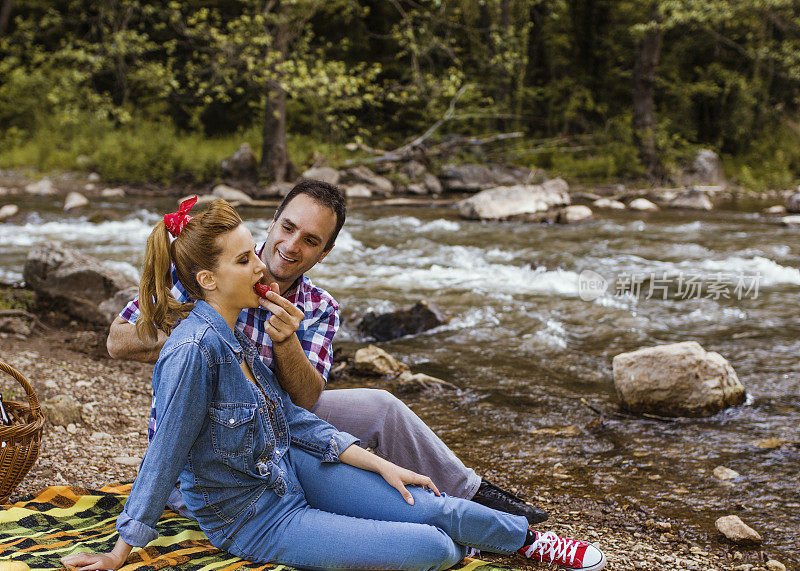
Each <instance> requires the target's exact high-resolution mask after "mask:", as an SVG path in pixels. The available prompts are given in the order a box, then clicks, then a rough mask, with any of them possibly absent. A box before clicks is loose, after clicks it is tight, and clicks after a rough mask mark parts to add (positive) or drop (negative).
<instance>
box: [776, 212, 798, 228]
mask: <svg viewBox="0 0 800 571" xmlns="http://www.w3.org/2000/svg"><path fill="white" fill-rule="evenodd" d="M781 224H783V225H784V226H800V214H793V215H792V216H784V217H783V218H781Z"/></svg>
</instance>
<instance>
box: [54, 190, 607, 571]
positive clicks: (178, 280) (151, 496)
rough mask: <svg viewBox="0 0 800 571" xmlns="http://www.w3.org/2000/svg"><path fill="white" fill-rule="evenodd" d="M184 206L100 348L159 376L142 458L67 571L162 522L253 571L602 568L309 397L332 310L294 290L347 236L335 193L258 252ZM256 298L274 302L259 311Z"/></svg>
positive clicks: (344, 397)
mask: <svg viewBox="0 0 800 571" xmlns="http://www.w3.org/2000/svg"><path fill="white" fill-rule="evenodd" d="M192 204H193V201H192V202H187V203H184V204H182V205H181V208H180V209H179V211H178V212H177V213H174V214H170V215H167V216H165V217H164V221H163V222H159V223H158V224H157V225H156V227H155V229H154V230H153V232H152V234H151V235H150V238H149V239H148V242H147V250H146V255H145V262H144V268H143V271H142V279H141V285H140V296H139V298H138V300H134V301H132V302H131V303H130V304H129V305H128V306H127V307H126V308H125V310H124V311H123V312H122V314H121V315H120V317H118V318H117V319H116V320H115V321H114V323H113V324H112V327H111V332H110V335H109V340H108V348H109V352H110V353H111V355H112V356H115V357H128V358H137V359H140V360H156V359H157V362H156V365H155V369H154V371H153V408H152V410H151V418H150V426H149V436H150V445H149V446H148V449H147V452H146V453H145V456H144V458H143V460H142V463H141V466H140V468H139V474H138V476H137V478H136V481H135V482H134V485H133V488H132V490H131V495H130V498H129V499H128V502H127V503H126V505H125V509H124V511H123V513H122V514H121V515H120V516H119V518H118V520H117V530H118V531H119V540H118V541H117V544H116V545H115V547H114V549H113V550H112V551H111V552H110V553H108V554H105V555H96V554H76V555H71V556H68V557H65V558H64V559H63V560H62V561H63V562H64V563H65V564H67V565H70V566H74V567H81V568H82V569H118V568H119V567H121V566H122V565H123V564H124V562H125V559H126V558H127V556H128V554H129V553H130V551H131V549H132V547H137V546H139V547H141V546H145V545H147V544H148V543H149V542H150V541H152V540H153V539H155V538H156V537H157V536H158V533H157V532H156V530H155V529H154V526H155V524H156V522H157V520H158V518H159V517H160V516H161V513H162V511H163V508H164V506H165V505H169V506H170V507H173V508H174V509H176V510H178V511H180V512H181V513H183V514H184V515H187V516H189V517H192V518H194V519H196V520H197V521H198V523H199V524H200V527H201V529H202V530H203V532H204V533H205V534H206V535H207V536H208V538H209V540H210V541H211V543H212V544H213V545H214V546H216V547H218V548H220V549H223V550H226V551H229V552H230V553H233V554H234V555H237V556H240V557H242V558H244V559H248V560H250V561H254V562H275V563H284V564H287V565H292V566H296V567H301V568H314V569H348V568H359V569H446V568H448V567H451V566H453V565H455V564H456V563H457V562H458V561H460V560H461V559H462V558H463V557H464V555H465V554H466V553H467V549H468V547H473V548H477V549H482V550H486V551H491V552H497V553H513V552H515V551H516V552H518V553H520V554H522V555H524V556H527V557H530V558H532V559H534V560H538V561H545V562H556V563H559V564H561V565H564V566H567V567H570V568H574V569H585V570H597V569H601V568H603V567H604V566H605V556H604V555H603V554H602V553H601V552H600V551H599V550H598V549H597V548H596V547H594V546H593V545H591V544H588V543H585V542H582V541H577V540H572V539H567V538H561V537H558V536H556V535H555V534H554V533H552V532H549V533H540V532H538V531H535V530H533V529H531V528H529V525H530V524H533V523H537V522H540V521H543V520H544V519H545V518H546V517H547V515H546V514H545V513H544V512H542V511H541V510H538V509H536V508H535V507H533V506H530V505H528V504H525V503H524V502H522V501H521V500H520V499H519V498H517V497H516V496H513V495H512V494H510V493H508V492H506V491H504V490H502V489H499V488H497V487H495V486H492V485H491V484H489V483H488V482H485V481H481V479H480V478H479V477H478V476H477V475H476V474H475V472H474V471H472V470H470V469H468V468H466V467H465V466H464V465H463V464H462V463H461V462H460V461H459V460H458V458H456V457H455V455H454V454H453V453H452V452H451V451H450V450H449V449H448V448H447V447H446V446H445V445H444V443H442V442H441V440H439V439H438V438H437V437H436V435H435V434H434V433H433V432H432V431H431V430H430V429H429V428H428V427H427V426H426V425H425V424H424V423H423V422H422V421H421V420H420V419H419V418H418V417H417V416H416V415H415V414H414V413H413V412H412V411H411V410H410V409H408V407H406V406H405V405H404V404H403V403H401V402H400V401H399V400H398V399H396V398H394V397H393V396H391V395H390V394H389V393H387V392H386V391H381V390H371V389H339V390H323V389H324V386H325V382H326V378H327V375H328V372H329V371H330V367H331V362H332V350H331V342H332V338H333V335H334V333H335V332H336V329H337V327H338V325H339V317H338V305H337V303H336V301H335V300H334V299H333V298H332V297H331V296H330V295H329V294H328V293H327V292H325V291H324V290H322V289H319V288H317V287H315V286H314V285H313V284H312V283H311V282H310V280H308V278H306V277H304V275H303V274H304V273H305V272H306V271H307V270H309V269H310V268H311V267H313V266H314V265H315V264H316V263H317V262H319V261H321V260H322V259H323V258H324V257H325V256H326V255H327V254H328V252H330V250H331V248H332V247H333V244H334V241H335V239H336V236H337V235H338V233H339V230H340V229H341V227H342V225H343V224H344V219H345V205H344V200H343V198H342V196H341V194H340V192H339V191H338V189H336V187H334V186H331V185H328V184H326V183H321V182H317V181H306V182H302V183H300V184H299V185H297V186H296V187H295V188H294V189H293V190H292V191H291V192H290V193H289V195H288V196H287V197H286V199H285V200H284V201H283V203H282V204H281V205H280V207H279V208H278V210H277V212H276V214H275V218H274V220H273V221H272V223H271V224H270V227H269V230H268V234H267V241H266V243H265V244H263V245H262V246H261V247H260V248H257V247H256V246H255V244H254V243H253V239H252V237H251V235H250V232H249V231H248V230H247V228H246V227H245V226H244V225H243V224H242V222H241V219H240V218H239V216H238V214H237V213H236V211H235V210H234V209H233V208H231V207H230V206H229V205H228V204H227V203H225V202H224V201H221V200H218V201H216V202H214V203H213V204H212V205H211V207H210V208H209V210H208V211H206V212H204V213H202V214H200V215H198V216H197V217H195V218H191V217H190V216H189V215H188V210H189V208H191V205H192ZM169 234H172V236H173V237H174V240H170V238H169ZM262 282H266V283H269V284H270V291H267V292H266V293H264V292H263V290H262V291H261V293H257V292H256V290H254V286H255V285H257V284H259V283H262ZM262 296H263V297H262ZM309 411H310V412H309ZM354 444H356V445H355V446H354ZM358 444H360V445H361V446H365V447H370V448H372V449H373V450H374V451H375V454H372V453H370V452H368V451H366V450H364V449H363V448H361V446H358ZM423 474H424V475H423ZM175 482H178V487H176V486H175ZM407 486H408V487H407ZM437 486H439V487H441V489H442V491H443V492H445V493H440V492H439V488H438V487H437Z"/></svg>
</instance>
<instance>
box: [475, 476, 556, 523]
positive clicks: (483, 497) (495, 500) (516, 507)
mask: <svg viewBox="0 0 800 571" xmlns="http://www.w3.org/2000/svg"><path fill="white" fill-rule="evenodd" d="M472 501H473V502H476V503H478V504H481V505H484V506H486V507H488V508H492V509H494V510H498V511H501V512H506V513H510V514H514V515H524V516H525V518H526V519H527V520H528V523H529V524H531V525H533V524H535V523H541V522H543V521H544V520H546V519H547V512H545V511H544V510H540V509H539V508H537V507H535V506H532V505H530V504H528V503H526V502H525V501H524V500H523V499H522V498H520V497H518V496H515V495H514V494H512V493H511V492H508V491H506V490H504V489H502V488H498V487H497V486H495V485H494V484H492V483H490V482H487V481H486V480H481V485H480V486H478V491H477V492H475V495H474V496H472Z"/></svg>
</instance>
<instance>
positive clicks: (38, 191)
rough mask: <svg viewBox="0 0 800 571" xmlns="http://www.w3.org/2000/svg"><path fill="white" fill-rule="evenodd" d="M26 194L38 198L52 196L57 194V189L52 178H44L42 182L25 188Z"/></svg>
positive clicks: (33, 183)
mask: <svg viewBox="0 0 800 571" xmlns="http://www.w3.org/2000/svg"><path fill="white" fill-rule="evenodd" d="M25 192H27V193H28V194H34V195H36V196H50V195H52V194H55V193H56V187H55V185H53V181H52V180H50V178H48V177H44V178H43V179H42V180H40V181H37V182H32V183H30V184H29V185H27V186H26V187H25Z"/></svg>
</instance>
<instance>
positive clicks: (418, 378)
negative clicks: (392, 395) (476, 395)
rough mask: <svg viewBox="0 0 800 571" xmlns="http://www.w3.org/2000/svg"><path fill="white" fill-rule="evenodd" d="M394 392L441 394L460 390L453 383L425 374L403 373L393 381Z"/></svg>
mask: <svg viewBox="0 0 800 571" xmlns="http://www.w3.org/2000/svg"><path fill="white" fill-rule="evenodd" d="M394 387H395V390H397V391H398V392H401V393H419V392H432V393H441V392H445V391H459V390H460V389H459V388H458V387H457V386H456V385H454V384H453V383H448V382H447V381H443V380H442V379H437V378H436V377H431V376H430V375H426V374H425V373H414V374H412V373H411V372H410V371H405V372H403V373H401V374H400V375H398V376H397V378H396V379H395V381H394Z"/></svg>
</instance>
